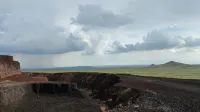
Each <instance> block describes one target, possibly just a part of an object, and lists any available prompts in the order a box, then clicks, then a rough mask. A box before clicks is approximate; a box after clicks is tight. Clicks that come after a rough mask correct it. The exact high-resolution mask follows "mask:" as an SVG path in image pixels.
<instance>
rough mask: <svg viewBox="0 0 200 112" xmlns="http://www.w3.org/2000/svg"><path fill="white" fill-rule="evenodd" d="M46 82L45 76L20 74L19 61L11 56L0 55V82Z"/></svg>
mask: <svg viewBox="0 0 200 112" xmlns="http://www.w3.org/2000/svg"><path fill="white" fill-rule="evenodd" d="M6 80H7V81H11V82H46V81H48V79H47V77H31V76H28V75H25V74H22V73H21V71H20V63H19V62H18V61H14V60H13V56H8V55H0V82H2V81H6Z"/></svg>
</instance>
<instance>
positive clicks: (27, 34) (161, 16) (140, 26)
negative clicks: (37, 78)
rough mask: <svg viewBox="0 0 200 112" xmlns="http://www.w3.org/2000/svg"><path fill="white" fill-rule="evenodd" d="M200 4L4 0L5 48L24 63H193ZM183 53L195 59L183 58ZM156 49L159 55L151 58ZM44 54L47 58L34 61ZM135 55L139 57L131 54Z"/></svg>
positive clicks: (0, 29)
mask: <svg viewBox="0 0 200 112" xmlns="http://www.w3.org/2000/svg"><path fill="white" fill-rule="evenodd" d="M199 4H200V1H199V0H134V1H131V2H130V1H129V0H123V1H122V0H110V1H107V0H102V1H95V0H81V1H79V0H73V1H69V0H48V1H46V0H35V1H27V0H18V1H13V0H2V1H1V4H0V53H1V54H4V53H5V54H13V55H16V56H17V59H19V60H21V61H22V63H24V64H23V66H32V67H33V66H40V67H45V66H60V65H62V66H65V65H86V64H88V65H95V64H97V65H98V64H139V63H151V62H152V63H156V62H157V63H159V62H164V61H166V60H170V59H177V60H183V61H184V60H185V61H186V62H191V63H194V60H195V59H196V58H195V56H196V57H197V56H198V55H194V56H193V55H191V54H195V53H196V54H198V53H199V51H198V49H199V48H196V47H198V46H199V42H200V39H199V38H200V34H199V29H200V23H199V19H200V8H199ZM70 18H73V20H70ZM155 29H156V31H154V30H155ZM151 31H153V32H151ZM148 32H149V33H148ZM143 36H144V37H143ZM113 42H114V44H113ZM180 48H181V49H185V50H180ZM186 49H190V50H186ZM194 49H195V50H194ZM170 50H171V51H170ZM107 51H111V52H112V53H113V52H114V53H122V54H105V53H107ZM19 54H20V55H19ZM83 54H84V55H83ZM85 54H87V55H85ZM183 54H184V55H185V56H191V57H192V58H193V60H192V59H189V58H180V57H181V55H183ZM144 55H145V56H144ZM146 55H148V57H147V56H146ZM153 55H157V56H160V58H159V57H157V59H158V60H155V61H152V60H151V59H152V58H151V57H154V56H153ZM40 56H41V57H42V58H41V59H43V60H44V61H41V62H42V64H41V63H40V62H37V61H34V63H33V62H32V61H31V60H38V59H39V57H40ZM133 56H134V57H139V58H135V59H133V60H132V57H133ZM45 57H47V59H45ZM61 57H62V58H61ZM74 57H76V59H77V61H74V59H73V58H74ZM124 57H126V58H127V59H124ZM166 57H168V58H166ZM66 58H67V59H66ZM179 58H180V59H179ZM29 59H31V60H30V61H29ZM154 59H156V58H154ZM47 60H58V62H57V61H53V62H51V63H48V61H47ZM65 60H67V62H65ZM70 60H73V61H70ZM130 60H132V61H130ZM187 60H188V61H187ZM31 63H33V64H31ZM44 63H47V64H44ZM66 63H67V64H66Z"/></svg>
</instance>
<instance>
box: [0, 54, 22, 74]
mask: <svg viewBox="0 0 200 112" xmlns="http://www.w3.org/2000/svg"><path fill="white" fill-rule="evenodd" d="M17 74H21V71H20V63H19V62H18V61H14V60H13V56H8V55H0V78H5V77H8V76H12V75H17Z"/></svg>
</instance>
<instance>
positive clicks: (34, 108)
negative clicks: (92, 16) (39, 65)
mask: <svg viewBox="0 0 200 112" xmlns="http://www.w3.org/2000/svg"><path fill="white" fill-rule="evenodd" d="M199 94H200V81H199V80H180V79H167V78H153V77H139V76H134V75H127V74H107V73H84V72H68V73H27V72H22V73H21V71H20V64H19V62H17V61H14V60H13V57H12V56H5V55H4V56H0V111H1V112H55V111H57V112H66V111H68V112H95V111H100V109H99V104H102V103H104V104H106V105H107V106H108V107H109V108H110V111H111V112H133V111H135V112H198V111H199V110H200V95H199Z"/></svg>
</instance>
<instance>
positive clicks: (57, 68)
mask: <svg viewBox="0 0 200 112" xmlns="http://www.w3.org/2000/svg"><path fill="white" fill-rule="evenodd" d="M141 67H148V65H105V66H72V67H52V68H22V70H92V69H112V68H141Z"/></svg>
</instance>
